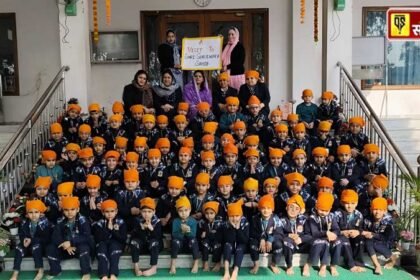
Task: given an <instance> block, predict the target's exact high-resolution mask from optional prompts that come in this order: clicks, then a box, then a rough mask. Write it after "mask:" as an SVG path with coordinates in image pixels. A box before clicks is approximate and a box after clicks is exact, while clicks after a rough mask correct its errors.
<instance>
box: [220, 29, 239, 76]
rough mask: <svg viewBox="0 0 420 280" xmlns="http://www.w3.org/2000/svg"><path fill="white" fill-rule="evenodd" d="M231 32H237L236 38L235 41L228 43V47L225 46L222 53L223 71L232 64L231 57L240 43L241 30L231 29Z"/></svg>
mask: <svg viewBox="0 0 420 280" xmlns="http://www.w3.org/2000/svg"><path fill="white" fill-rule="evenodd" d="M230 30H233V31H235V37H234V38H233V41H232V42H228V43H227V45H226V46H225V48H224V49H223V52H222V64H223V69H225V67H226V66H228V65H229V64H230V55H231V53H232V50H233V49H234V48H235V47H236V45H237V44H238V42H239V30H238V28H236V27H234V28H230V29H229V31H230ZM227 71H228V72H230V71H229V70H227Z"/></svg>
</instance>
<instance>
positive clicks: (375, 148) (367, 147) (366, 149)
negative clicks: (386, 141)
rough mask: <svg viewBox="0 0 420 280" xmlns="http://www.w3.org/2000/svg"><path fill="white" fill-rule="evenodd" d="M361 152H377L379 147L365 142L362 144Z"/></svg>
mask: <svg viewBox="0 0 420 280" xmlns="http://www.w3.org/2000/svg"><path fill="white" fill-rule="evenodd" d="M363 153H364V154H365V155H366V154H368V153H376V154H379V147H378V145H376V144H366V145H364V146H363Z"/></svg>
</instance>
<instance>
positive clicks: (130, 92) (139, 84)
mask: <svg viewBox="0 0 420 280" xmlns="http://www.w3.org/2000/svg"><path fill="white" fill-rule="evenodd" d="M148 79H149V75H148V74H147V72H146V71H144V70H139V71H137V73H136V74H135V75H134V80H133V81H132V82H131V84H129V85H126V86H125V87H124V91H123V97H122V99H123V102H124V110H125V113H126V114H127V115H129V112H130V108H131V106H133V105H137V104H141V105H143V106H144V112H145V113H146V114H153V113H154V112H155V109H154V108H153V92H152V89H151V87H150V85H149V83H148Z"/></svg>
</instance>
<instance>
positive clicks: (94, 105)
mask: <svg viewBox="0 0 420 280" xmlns="http://www.w3.org/2000/svg"><path fill="white" fill-rule="evenodd" d="M88 111H89V112H99V111H101V106H100V105H99V104H98V103H91V104H90V105H89V107H88Z"/></svg>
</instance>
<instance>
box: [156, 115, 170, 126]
mask: <svg viewBox="0 0 420 280" xmlns="http://www.w3.org/2000/svg"><path fill="white" fill-rule="evenodd" d="M156 122H157V124H168V123H169V120H168V117H167V116H166V115H159V116H157V117H156Z"/></svg>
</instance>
